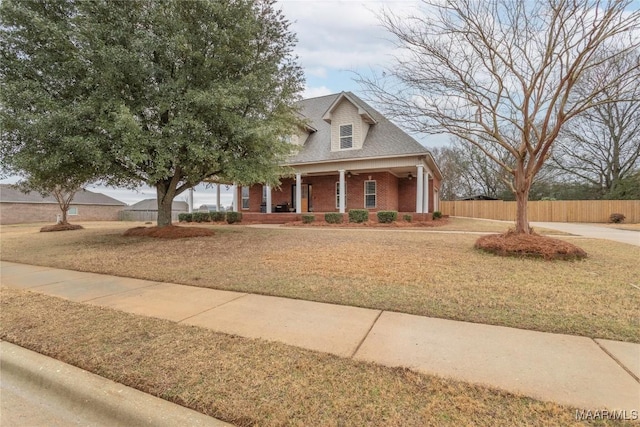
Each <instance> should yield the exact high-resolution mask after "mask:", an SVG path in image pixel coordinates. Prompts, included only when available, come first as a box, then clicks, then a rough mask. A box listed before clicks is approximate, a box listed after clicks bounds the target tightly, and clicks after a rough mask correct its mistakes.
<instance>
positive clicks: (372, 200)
mask: <svg viewBox="0 0 640 427" xmlns="http://www.w3.org/2000/svg"><path fill="white" fill-rule="evenodd" d="M364 207H365V209H373V208H375V207H376V182H375V181H365V182H364Z"/></svg>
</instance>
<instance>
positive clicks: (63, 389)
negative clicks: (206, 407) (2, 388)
mask: <svg viewBox="0 0 640 427" xmlns="http://www.w3.org/2000/svg"><path fill="white" fill-rule="evenodd" d="M0 367H1V370H2V378H3V379H5V380H6V379H10V380H14V381H20V383H21V384H25V386H27V387H30V388H33V389H34V390H35V391H37V393H38V394H46V398H47V399H48V400H50V401H55V403H56V405H59V406H64V407H67V408H69V409H72V410H73V411H74V412H75V413H79V414H80V413H81V414H82V415H85V416H87V417H88V418H92V419H96V420H98V422H99V425H109V426H123V427H124V426H166V427H173V426H175V427H178V426H180V427H182V426H203V427H207V426H215V427H222V426H230V425H231V424H227V423H225V422H222V421H220V420H217V419H215V418H212V417H209V416H206V415H204V414H201V413H199V412H196V411H194V410H191V409H188V408H185V407H183V406H180V405H177V404H174V403H171V402H168V401H166V400H163V399H160V398H158V397H154V396H151V395H149V394H146V393H143V392H141V391H139V390H136V389H133V388H131V387H127V386H125V385H123V384H119V383H116V382H114V381H111V380H108V379H106V378H103V377H100V376H98V375H95V374H93V373H91V372H88V371H85V370H83V369H80V368H76V367H75V366H71V365H68V364H66V363H63V362H60V361H59V360H56V359H52V358H50V357H47V356H43V355H41V354H39V353H36V352H33V351H31V350H27V349H25V348H22V347H19V346H17V345H15V344H11V343H9V342H6V341H0Z"/></svg>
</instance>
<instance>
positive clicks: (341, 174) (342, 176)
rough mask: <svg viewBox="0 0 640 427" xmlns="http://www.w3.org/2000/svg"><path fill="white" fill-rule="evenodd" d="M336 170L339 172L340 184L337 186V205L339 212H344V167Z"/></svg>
mask: <svg viewBox="0 0 640 427" xmlns="http://www.w3.org/2000/svg"><path fill="white" fill-rule="evenodd" d="M338 172H339V173H340V184H339V186H338V188H339V191H340V198H339V199H340V204H339V205H338V206H339V208H340V213H344V211H345V202H346V200H347V197H346V196H347V195H346V194H345V181H344V169H340V170H339V171H338Z"/></svg>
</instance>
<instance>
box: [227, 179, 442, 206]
mask: <svg viewBox="0 0 640 427" xmlns="http://www.w3.org/2000/svg"><path fill="white" fill-rule="evenodd" d="M369 177H371V180H373V181H376V192H377V194H376V207H375V208H374V209H369V210H370V211H371V212H376V211H380V210H391V211H399V212H415V210H416V180H415V178H414V179H411V180H410V179H408V178H397V177H396V176H395V175H393V174H391V173H388V172H375V173H360V174H358V175H352V176H351V177H350V178H348V177H345V183H346V187H347V204H346V210H347V211H348V210H349V209H364V182H365V181H368V180H369ZM339 180H340V175H339V174H338V173H337V172H336V174H335V175H323V176H304V177H302V184H310V185H311V195H310V200H309V207H310V208H311V210H312V211H313V212H337V211H338V208H337V207H336V183H337V182H338V181H339ZM294 184H295V179H294V178H285V179H283V180H282V181H281V185H280V189H275V188H272V189H271V204H272V205H273V206H275V205H279V204H284V203H289V204H290V205H292V206H293V204H294V200H293V199H294V198H295V195H294V194H292V186H293V185H294ZM433 185H434V181H433V180H432V181H429V188H430V191H431V193H430V194H433ZM436 188H439V182H437V181H436ZM241 194H242V191H241V189H240V188H238V207H239V208H240V210H242V211H244V212H260V204H261V203H262V185H261V184H256V185H253V186H251V188H250V189H249V209H241V207H242V199H241V197H240V196H241ZM433 207H434V200H433V196H430V199H429V212H433Z"/></svg>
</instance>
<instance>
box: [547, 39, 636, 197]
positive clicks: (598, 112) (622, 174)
mask: <svg viewBox="0 0 640 427" xmlns="http://www.w3.org/2000/svg"><path fill="white" fill-rule="evenodd" d="M623 73H630V74H631V75H632V74H633V73H635V75H636V78H635V83H631V84H624V83H626V82H624V81H620V82H618V85H615V86H611V87H609V88H607V89H605V90H603V91H602V93H601V94H600V96H599V98H602V99H608V98H618V99H619V101H618V102H614V103H602V104H597V105H595V106H594V107H593V108H592V109H590V110H587V111H585V112H584V113H582V114H580V115H579V116H577V117H576V118H575V119H574V120H572V121H571V122H570V123H568V126H566V127H565V128H564V129H562V131H561V132H560V137H559V138H558V142H557V144H556V146H555V147H554V150H553V157H552V160H553V162H552V163H553V164H554V166H556V167H557V168H558V169H560V170H562V171H564V172H566V173H568V174H569V175H571V176H574V177H578V178H580V179H581V180H583V181H585V182H588V183H590V184H591V185H593V186H596V187H598V188H600V190H601V195H602V196H605V197H606V196H608V195H612V194H615V192H616V189H617V187H618V184H619V183H620V181H621V180H624V179H625V178H627V177H629V176H631V175H632V174H633V173H634V172H636V171H637V170H638V169H639V168H640V83H639V82H640V53H639V52H638V51H634V52H630V53H629V54H627V55H624V56H621V57H619V58H615V59H613V60H612V61H611V62H608V63H604V64H602V65H601V66H600V67H599V68H597V69H594V70H593V72H592V73H590V75H587V76H586V78H585V79H584V80H583V81H581V82H580V84H579V85H578V90H577V91H578V94H580V95H583V94H584V93H588V92H589V91H590V90H591V88H592V87H593V86H595V85H597V84H599V83H600V81H599V76H600V75H603V74H616V75H619V74H623Z"/></svg>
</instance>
